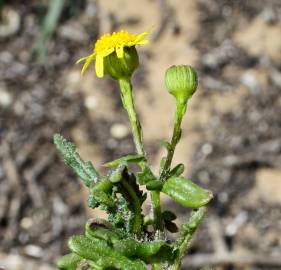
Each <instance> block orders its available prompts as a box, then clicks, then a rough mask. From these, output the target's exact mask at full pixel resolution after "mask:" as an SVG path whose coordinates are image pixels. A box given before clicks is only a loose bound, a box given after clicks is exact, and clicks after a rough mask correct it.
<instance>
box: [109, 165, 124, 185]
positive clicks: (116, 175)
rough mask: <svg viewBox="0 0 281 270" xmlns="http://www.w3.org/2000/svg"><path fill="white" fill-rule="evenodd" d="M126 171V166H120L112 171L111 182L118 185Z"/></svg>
mask: <svg viewBox="0 0 281 270" xmlns="http://www.w3.org/2000/svg"><path fill="white" fill-rule="evenodd" d="M125 169H126V166H125V165H119V166H118V167H117V168H116V169H114V170H112V171H111V172H110V175H109V181H110V182H112V183H118V182H120V181H121V180H122V176H123V172H124V170H125Z"/></svg>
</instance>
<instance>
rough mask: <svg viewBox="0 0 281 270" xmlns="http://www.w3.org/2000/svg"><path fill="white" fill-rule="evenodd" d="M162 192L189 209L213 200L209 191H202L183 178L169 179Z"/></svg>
mask: <svg viewBox="0 0 281 270" xmlns="http://www.w3.org/2000/svg"><path fill="white" fill-rule="evenodd" d="M162 192H163V193H165V194H167V195H168V196H170V197H171V198H172V199H173V200H174V201H175V202H177V203H179V204H181V205H183V206H185V207H191V208H198V207H200V206H203V205H205V204H207V203H208V202H209V201H210V200H211V199H212V198H213V194H212V192H211V191H209V190H206V189H203V188H201V187H199V186H198V185H196V184H194V183H193V182H192V181H191V180H189V179H185V178H183V177H170V178H169V179H168V180H167V181H166V182H165V184H164V186H163V188H162Z"/></svg>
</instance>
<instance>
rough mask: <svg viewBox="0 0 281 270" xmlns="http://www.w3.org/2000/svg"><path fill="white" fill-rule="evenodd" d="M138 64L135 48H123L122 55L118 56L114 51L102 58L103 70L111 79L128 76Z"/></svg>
mask: <svg viewBox="0 0 281 270" xmlns="http://www.w3.org/2000/svg"><path fill="white" fill-rule="evenodd" d="M138 65H139V56H138V53H137V50H136V48H135V47H134V46H133V47H126V48H124V57H122V58H118V57H117V54H116V53H115V52H113V53H111V54H110V55H108V56H107V57H105V58H104V71H105V73H106V74H108V75H110V76H111V77H112V78H113V79H115V80H118V79H121V78H130V77H131V76H132V74H133V72H134V71H135V70H136V68H137V67H138Z"/></svg>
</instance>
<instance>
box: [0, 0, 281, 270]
mask: <svg viewBox="0 0 281 270" xmlns="http://www.w3.org/2000/svg"><path fill="white" fill-rule="evenodd" d="M12 2H14V3H12ZM12 2H11V4H10V5H7V7H6V8H7V9H6V10H4V11H3V12H5V14H8V16H10V17H11V18H12V19H13V20H12V24H13V23H14V26H15V29H14V30H15V31H11V33H8V34H5V33H6V32H5V27H6V26H5V25H4V23H3V22H0V47H1V50H0V142H1V146H0V268H1V267H2V268H4V269H6V270H24V269H31V270H32V269H39V270H43V269H54V266H53V264H50V262H53V261H54V260H55V259H56V258H57V256H58V255H59V254H64V253H65V252H66V251H67V247H66V242H67V238H68V237H69V236H70V235H72V234H74V233H79V232H82V231H83V225H84V223H85V221H86V220H87V218H89V217H91V216H93V215H96V214H97V213H96V212H95V213H93V212H92V211H90V210H88V209H87V207H86V200H85V198H86V197H87V191H86V190H84V188H83V187H82V185H80V183H79V181H78V179H77V178H76V177H75V176H74V175H73V174H72V173H71V172H70V171H69V170H68V169H67V168H66V167H65V166H64V165H63V164H62V162H61V161H60V159H59V157H58V156H57V155H56V153H55V151H54V147H53V145H52V142H51V138H52V134H53V133H55V132H61V133H62V134H63V135H64V136H66V137H68V138H71V139H72V140H73V141H75V142H76V144H77V147H78V149H79V152H80V153H81V156H83V158H84V159H89V160H92V161H93V163H94V164H95V165H96V167H98V168H99V167H100V166H101V165H102V164H103V163H104V162H106V161H108V160H111V159H113V158H117V157H119V156H120V155H122V154H124V153H132V152H134V147H133V144H132V139H131V137H130V131H129V126H128V122H127V119H126V114H125V112H124V111H123V109H122V106H121V102H120V98H119V93H118V89H117V86H116V85H115V83H114V82H112V81H111V80H109V79H108V80H107V79H106V80H99V79H97V78H96V77H95V75H94V72H93V69H92V70H91V72H88V73H87V74H86V75H85V76H84V77H81V76H80V67H78V66H76V65H74V64H73V63H74V62H75V60H76V59H78V58H79V57H81V56H84V55H86V54H88V53H89V52H90V51H91V49H92V48H91V46H92V45H91V44H92V42H94V41H95V40H96V38H97V37H98V35H100V34H101V33H104V32H110V31H113V30H116V29H128V30H130V31H132V32H135V33H138V32H142V31H144V30H147V29H151V27H152V29H153V30H152V34H151V36H150V39H151V42H150V44H149V46H146V47H142V48H140V57H141V66H140V68H139V70H138V72H137V73H136V75H135V78H134V85H135V97H136V102H137V109H138V112H139V115H140V119H141V123H142V126H143V130H144V138H145V143H146V147H147V152H148V154H149V156H150V163H151V164H152V166H153V168H155V170H157V167H158V164H159V160H160V158H161V157H162V156H163V154H164V149H163V148H162V147H161V145H160V141H161V140H162V139H166V138H168V137H169V136H170V135H171V126H172V121H173V112H174V101H173V99H172V98H171V96H170V95H169V94H168V93H167V91H166V90H165V87H164V82H163V76H164V72H165V70H166V69H167V68H168V67H169V66H170V65H173V64H189V65H193V66H194V67H195V68H196V69H197V70H198V74H199V89H198V91H197V92H196V95H195V97H194V98H193V99H192V100H191V102H190V104H189V106H188V111H187V114H186V117H185V120H184V123H183V138H182V141H181V143H180V144H179V146H178V149H177V151H176V154H175V160H174V162H175V163H178V162H181V163H184V164H185V166H186V176H188V177H191V178H192V179H193V180H194V181H197V182H198V183H200V184H201V185H203V186H205V187H207V188H210V189H211V190H213V191H214V193H215V199H214V200H213V202H212V203H211V205H210V207H209V214H208V216H207V218H206V219H205V221H204V223H203V225H202V227H201V230H200V232H199V233H198V235H197V237H196V239H195V241H194V242H193V244H192V246H191V248H190V253H189V254H188V256H187V257H186V259H185V261H184V265H183V269H187V268H188V269H202V268H203V267H210V269H218V270H221V269H223V270H235V269H237V270H238V269H239V270H240V269H241V270H248V269H251V270H252V269H253V270H262V269H264V270H265V269H266V270H277V269H281V248H280V247H281V240H280V235H281V223H280V222H281V211H280V210H281V192H280V191H281V117H280V115H281V96H280V91H281V65H280V63H281V16H280V14H281V4H280V1H279V0H269V1H266V2H265V1H261V0H247V1H243V0H236V1H224V0H220V1H215V0H198V1H183V0H170V1H168V0H167V1H165V0H158V1H156V0H143V1H137V0H130V1H129V0H114V1H112V0H103V1H98V2H96V1H90V0H89V1H81V3H82V2H83V4H81V7H79V11H80V12H79V14H77V15H76V17H73V16H72V17H71V16H70V12H69V9H68V7H67V6H66V7H65V10H64V13H63V15H64V16H62V18H61V20H60V21H59V25H58V27H57V30H56V33H55V35H54V36H53V37H52V39H51V40H50V41H49V42H48V43H46V45H47V48H48V56H47V58H46V59H45V63H44V65H42V64H40V63H38V61H37V60H36V58H34V57H31V56H32V50H31V49H32V44H34V42H35V41H36V39H37V37H38V35H39V32H40V27H39V26H40V23H39V18H40V14H41V15H42V12H43V14H44V9H43V11H42V8H41V6H40V4H38V1H12ZM42 3H44V1H42ZM12 26H13V25H12ZM3 29H4V30H3ZM12 30H13V29H12ZM3 31H4V32H3ZM3 33H4V34H3ZM78 190H79V192H78ZM163 200H164V201H165V207H166V208H172V209H174V207H175V206H174V205H172V204H171V203H170V201H168V200H167V199H166V198H163ZM177 210H178V214H179V218H178V222H179V223H180V222H181V221H182V220H183V219H184V218H185V216H186V215H187V212H186V210H185V209H177ZM27 265H28V267H27ZM204 269H209V268H204Z"/></svg>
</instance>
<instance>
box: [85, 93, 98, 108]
mask: <svg viewBox="0 0 281 270" xmlns="http://www.w3.org/2000/svg"><path fill="white" fill-rule="evenodd" d="M85 106H86V108H87V109H88V110H94V109H96V107H97V99H96V98H95V97H94V96H88V97H86V98H85Z"/></svg>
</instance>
